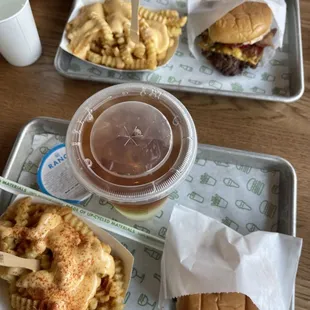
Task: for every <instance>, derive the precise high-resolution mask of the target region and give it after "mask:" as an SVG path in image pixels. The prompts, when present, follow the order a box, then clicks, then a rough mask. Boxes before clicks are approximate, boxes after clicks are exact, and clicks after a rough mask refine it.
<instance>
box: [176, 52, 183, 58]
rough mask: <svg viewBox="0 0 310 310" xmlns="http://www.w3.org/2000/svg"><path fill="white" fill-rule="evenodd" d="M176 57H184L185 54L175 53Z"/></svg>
mask: <svg viewBox="0 0 310 310" xmlns="http://www.w3.org/2000/svg"><path fill="white" fill-rule="evenodd" d="M175 55H176V56H179V57H183V56H184V53H183V52H181V51H176V52H175Z"/></svg>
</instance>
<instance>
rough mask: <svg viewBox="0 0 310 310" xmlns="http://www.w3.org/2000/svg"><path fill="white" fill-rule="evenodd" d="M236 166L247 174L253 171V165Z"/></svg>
mask: <svg viewBox="0 0 310 310" xmlns="http://www.w3.org/2000/svg"><path fill="white" fill-rule="evenodd" d="M236 168H237V169H238V170H240V171H241V172H244V173H246V174H249V173H250V172H251V169H252V167H250V166H245V165H236Z"/></svg>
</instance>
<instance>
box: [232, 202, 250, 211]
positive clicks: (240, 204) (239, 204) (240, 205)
mask: <svg viewBox="0 0 310 310" xmlns="http://www.w3.org/2000/svg"><path fill="white" fill-rule="evenodd" d="M235 205H236V207H238V208H239V209H242V210H247V211H251V210H252V208H251V207H250V206H249V205H248V204H247V203H246V202H245V201H244V200H236V202H235Z"/></svg>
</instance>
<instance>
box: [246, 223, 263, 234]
mask: <svg viewBox="0 0 310 310" xmlns="http://www.w3.org/2000/svg"><path fill="white" fill-rule="evenodd" d="M245 227H246V229H247V230H248V231H249V232H254V231H258V230H260V229H259V228H258V227H257V226H256V225H255V224H254V223H248V224H246V226H245Z"/></svg>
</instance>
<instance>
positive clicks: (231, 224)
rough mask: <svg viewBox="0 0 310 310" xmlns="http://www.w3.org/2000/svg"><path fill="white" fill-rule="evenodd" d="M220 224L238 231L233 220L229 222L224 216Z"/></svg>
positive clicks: (237, 226)
mask: <svg viewBox="0 0 310 310" xmlns="http://www.w3.org/2000/svg"><path fill="white" fill-rule="evenodd" d="M222 223H223V224H225V225H226V226H228V227H230V228H232V229H234V230H236V231H237V230H238V229H239V225H238V224H237V223H236V222H234V221H233V220H231V219H230V218H229V217H228V216H226V217H225V218H224V219H223V220H222Z"/></svg>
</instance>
